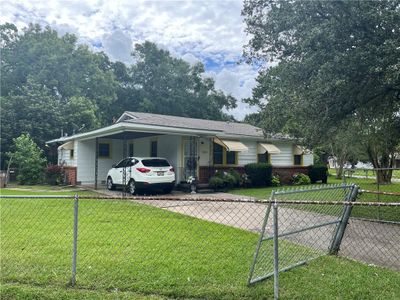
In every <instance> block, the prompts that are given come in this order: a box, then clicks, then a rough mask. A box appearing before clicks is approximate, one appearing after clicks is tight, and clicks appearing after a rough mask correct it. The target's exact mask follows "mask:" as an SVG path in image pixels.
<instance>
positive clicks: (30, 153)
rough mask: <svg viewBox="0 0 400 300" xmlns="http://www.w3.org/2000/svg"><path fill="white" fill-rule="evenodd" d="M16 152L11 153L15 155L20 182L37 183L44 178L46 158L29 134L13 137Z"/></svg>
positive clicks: (14, 161) (14, 160)
mask: <svg viewBox="0 0 400 300" xmlns="http://www.w3.org/2000/svg"><path fill="white" fill-rule="evenodd" d="M13 142H14V148H15V150H14V152H12V153H9V156H11V155H12V157H13V164H14V165H16V166H17V168H18V175H17V180H18V182H19V183H20V184H37V183H39V182H41V181H42V179H43V170H44V167H45V164H46V159H45V158H44V155H43V150H41V149H40V148H39V147H38V146H37V145H36V143H35V142H34V141H33V140H32V139H31V137H30V135H29V134H21V135H20V136H19V137H18V138H15V139H13Z"/></svg>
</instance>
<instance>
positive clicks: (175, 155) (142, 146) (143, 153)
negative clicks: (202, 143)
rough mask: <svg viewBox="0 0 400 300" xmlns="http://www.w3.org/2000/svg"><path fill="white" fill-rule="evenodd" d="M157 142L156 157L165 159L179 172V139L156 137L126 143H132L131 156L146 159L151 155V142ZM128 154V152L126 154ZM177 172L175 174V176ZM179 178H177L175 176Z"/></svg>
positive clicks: (177, 137)
mask: <svg viewBox="0 0 400 300" xmlns="http://www.w3.org/2000/svg"><path fill="white" fill-rule="evenodd" d="M152 141H157V156H160V157H164V158H166V159H167V160H168V161H169V162H170V164H171V165H172V166H173V167H174V168H175V170H179V168H180V167H181V164H182V162H181V141H182V139H181V137H180V136H175V135H158V136H152V137H145V138H140V139H135V140H131V141H128V149H129V143H133V155H134V156H138V157H148V156H150V155H151V152H150V149H151V142H152ZM127 153H128V152H127ZM178 174H179V172H177V175H178ZM177 177H179V176H177Z"/></svg>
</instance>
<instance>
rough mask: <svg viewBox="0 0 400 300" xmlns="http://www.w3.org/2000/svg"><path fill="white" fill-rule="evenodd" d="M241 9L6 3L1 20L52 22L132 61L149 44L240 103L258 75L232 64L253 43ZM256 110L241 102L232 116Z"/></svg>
mask: <svg viewBox="0 0 400 300" xmlns="http://www.w3.org/2000/svg"><path fill="white" fill-rule="evenodd" d="M242 5H243V3H242V0H221V1H179V0H178V1H170V0H169V1H140V0H116V1H97V0H52V1H48V0H47V1H45V0H19V1H18V2H16V1H8V2H6V1H3V2H2V21H3V22H12V23H14V24H16V25H17V26H18V27H19V28H22V27H24V26H27V25H28V24H29V23H40V24H41V25H46V24H49V25H50V26H51V27H52V28H54V29H56V30H57V31H58V32H59V33H60V35H62V34H65V33H66V32H72V33H74V34H76V35H77V36H78V41H79V43H87V44H89V45H90V46H91V47H92V49H94V50H95V51H98V50H103V51H105V52H106V53H107V54H108V55H109V56H110V57H111V58H112V59H114V60H121V61H124V62H128V63H129V62H132V58H131V57H130V53H131V51H132V47H133V45H134V44H135V43H140V42H143V41H145V40H149V41H152V42H155V43H157V44H158V45H160V46H161V47H163V48H164V49H168V50H169V51H170V53H171V55H173V56H176V57H181V58H183V59H184V60H185V61H187V62H189V63H190V64H194V63H196V62H197V61H202V62H204V63H205V65H206V69H207V68H208V71H209V72H211V71H212V72H213V73H210V74H211V75H212V76H214V78H215V80H216V84H217V87H218V88H220V89H221V90H223V91H224V92H227V93H231V94H232V95H233V96H235V97H236V98H238V99H241V98H244V97H249V96H250V95H251V88H252V87H254V85H255V81H254V77H255V74H256V71H255V70H253V69H252V68H251V67H250V66H246V65H237V66H232V65H231V62H232V61H236V60H238V58H239V57H240V56H241V53H242V47H243V45H244V44H246V43H247V40H248V38H247V37H246V35H245V33H244V23H243V20H242V17H241V15H240V13H241V9H242ZM210 61H211V62H213V65H212V66H210V65H208V62H210ZM253 111H254V109H253V108H250V107H248V106H246V105H244V104H242V103H239V107H238V108H237V109H235V110H232V111H230V113H232V114H234V116H235V117H237V118H238V119H242V118H243V117H244V115H245V113H246V112H253Z"/></svg>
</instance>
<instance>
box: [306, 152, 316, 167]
mask: <svg viewBox="0 0 400 300" xmlns="http://www.w3.org/2000/svg"><path fill="white" fill-rule="evenodd" d="M312 164H314V155H313V154H304V155H303V166H311V165H312Z"/></svg>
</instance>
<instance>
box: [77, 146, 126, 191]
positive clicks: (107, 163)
mask: <svg viewBox="0 0 400 300" xmlns="http://www.w3.org/2000/svg"><path fill="white" fill-rule="evenodd" d="M102 142H109V143H110V145H111V146H110V147H111V157H110V158H103V157H99V160H98V177H97V180H98V182H99V183H105V180H106V176H107V172H108V170H109V169H110V168H111V166H112V165H113V164H115V163H117V162H118V161H120V160H121V159H122V140H111V139H99V143H102ZM75 143H76V144H77V145H78V147H77V153H76V163H77V181H78V182H81V184H93V183H94V181H95V180H94V165H95V145H96V142H95V140H94V139H92V140H85V141H75Z"/></svg>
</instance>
